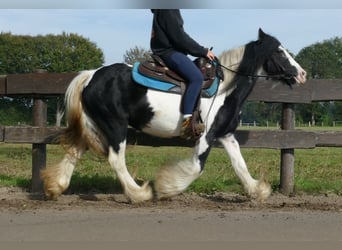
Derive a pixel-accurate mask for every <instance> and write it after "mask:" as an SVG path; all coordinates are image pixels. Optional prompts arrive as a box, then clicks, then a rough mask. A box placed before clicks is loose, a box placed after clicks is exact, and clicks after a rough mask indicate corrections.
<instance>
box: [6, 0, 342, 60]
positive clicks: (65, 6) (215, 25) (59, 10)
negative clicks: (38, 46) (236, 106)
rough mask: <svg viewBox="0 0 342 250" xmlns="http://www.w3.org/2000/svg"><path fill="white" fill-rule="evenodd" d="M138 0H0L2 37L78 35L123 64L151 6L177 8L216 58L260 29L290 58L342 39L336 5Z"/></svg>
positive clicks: (341, 9)
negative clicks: (324, 42)
mask: <svg viewBox="0 0 342 250" xmlns="http://www.w3.org/2000/svg"><path fill="white" fill-rule="evenodd" d="M136 1H138V0H125V1H121V0H116V1H114V0H111V1H109V0H97V1H88V0H82V1H78V0H73V1H70V0H68V1H64V0H60V1H58V3H56V2H57V1H55V0H54V1H50V0H44V1H43V0H31V1H27V0H8V1H6V0H2V1H1V2H0V32H11V33H12V34H13V35H32V36H35V35H38V34H39V35H45V34H56V35H57V34H61V33H62V32H66V33H77V34H78V35H81V36H83V37H85V38H88V39H89V40H90V41H92V42H94V43H95V44H96V45H97V47H99V48H100V49H102V51H103V52H104V55H105V64H111V63H115V62H122V61H123V55H124V54H125V52H126V51H127V50H129V49H130V48H133V47H135V46H138V47H142V48H144V49H149V38H150V32H151V24H152V14H151V12H150V11H149V8H155V7H157V8H164V7H166V8H181V9H182V10H181V13H182V16H183V19H184V29H185V31H186V32H187V33H188V34H189V35H190V36H191V37H193V38H194V39H195V40H196V41H197V42H199V43H200V44H201V45H203V46H205V47H213V48H214V53H216V54H217V55H219V54H220V53H221V52H223V51H224V50H227V49H231V48H235V47H238V46H240V45H243V44H246V43H248V42H250V41H252V40H256V39H257V34H258V29H259V28H262V29H263V30H264V31H265V32H266V33H269V34H271V35H273V36H275V37H276V38H278V39H279V41H280V42H281V43H282V44H283V46H284V47H286V48H287V49H288V50H289V51H290V52H292V53H294V54H297V53H298V52H299V51H300V50H301V49H302V48H304V47H306V46H310V45H312V44H314V43H317V42H322V41H324V40H326V39H330V38H334V37H342V28H341V27H342V1H340V0H336V1H334V0H326V1H324V2H320V1H315V3H312V2H313V1H311V0H302V1H298V0H297V1H293V0H288V1H287V4H284V3H277V2H278V1H274V0H254V1H253V0H239V1H234V3H233V2H232V4H230V2H229V1H227V0H225V1H224V2H222V1H221V0H211V1H207V0H202V1H197V3H198V2H201V5H198V4H194V3H192V0H187V1H184V0H183V1H177V0H173V1H168V2H166V1H161V0H159V1H148V0H146V1H143V0H140V2H139V4H137V2H136ZM28 2H29V4H28ZM170 2H171V3H172V4H171V5H170V6H169V5H168V4H167V3H170ZM178 2H179V4H177V3H178ZM184 2H186V3H187V4H184ZM235 2H238V3H235ZM95 3H96V4H95ZM161 3H163V4H161ZM213 3H215V4H213ZM160 5H161V6H160ZM219 7H220V8H219ZM0 46H1V45H0Z"/></svg>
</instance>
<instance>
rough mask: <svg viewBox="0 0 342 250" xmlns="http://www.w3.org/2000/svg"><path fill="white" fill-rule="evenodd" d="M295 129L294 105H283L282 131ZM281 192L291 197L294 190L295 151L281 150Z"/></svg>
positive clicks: (289, 149) (290, 149) (291, 149)
mask: <svg viewBox="0 0 342 250" xmlns="http://www.w3.org/2000/svg"><path fill="white" fill-rule="evenodd" d="M294 128H295V111H294V104H293V103H283V107H282V121H281V129H283V130H292V129H294ZM280 161H281V163H280V192H281V193H283V194H285V195H289V194H291V193H292V192H293V190H294V149H293V148H287V149H281V159H280Z"/></svg>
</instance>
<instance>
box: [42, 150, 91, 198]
mask: <svg viewBox="0 0 342 250" xmlns="http://www.w3.org/2000/svg"><path fill="white" fill-rule="evenodd" d="M83 152H84V148H76V147H71V148H69V149H68V151H67V153H66V154H65V155H64V158H63V160H62V161H61V162H59V163H58V164H56V165H54V166H49V167H47V168H45V169H43V170H42V171H41V172H40V177H41V179H42V180H43V182H44V193H45V195H46V197H47V198H48V199H53V200H56V199H57V197H58V196H59V195H61V194H62V193H63V192H64V191H65V190H66V189H67V188H68V187H69V184H70V179H71V176H72V173H73V171H74V168H75V166H76V163H77V161H78V160H79V159H80V157H81V156H82V154H83Z"/></svg>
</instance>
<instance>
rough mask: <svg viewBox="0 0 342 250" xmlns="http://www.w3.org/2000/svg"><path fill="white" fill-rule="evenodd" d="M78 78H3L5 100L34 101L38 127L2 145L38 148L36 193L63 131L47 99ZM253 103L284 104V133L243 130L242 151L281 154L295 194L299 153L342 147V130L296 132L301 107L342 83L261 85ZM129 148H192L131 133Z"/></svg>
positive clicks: (284, 177) (7, 133) (283, 173)
mask: <svg viewBox="0 0 342 250" xmlns="http://www.w3.org/2000/svg"><path fill="white" fill-rule="evenodd" d="M75 75H76V74H75V73H62V74H58V73H30V74H15V75H6V76H0V96H8V97H12V98H16V97H29V98H33V100H34V105H33V126H27V127H22V126H20V127H19V126H18V127H17V126H1V127H0V142H6V143H29V144H32V192H41V190H42V183H41V180H40V178H39V172H40V170H41V169H42V168H45V166H46V144H52V143H54V138H55V137H56V135H57V134H58V133H60V132H61V128H57V127H47V126H46V117H47V114H46V112H47V109H46V102H45V100H46V99H47V98H49V97H56V96H61V95H63V94H64V92H65V90H66V88H67V86H68V84H69V82H70V81H71V79H72V78H73V77H74V76H75ZM248 100H249V101H264V102H276V103H282V106H283V108H282V122H281V130H238V131H237V133H236V137H237V139H238V141H239V143H240V145H241V147H249V148H272V149H279V150H280V154H281V162H280V190H281V191H282V192H283V193H284V194H290V193H291V192H293V189H294V165H295V164H294V160H295V157H294V150H295V149H298V148H305V149H308V148H315V147H341V146H342V131H327V132H323V131H320V132H312V131H305V130H297V129H295V113H294V104H295V103H311V102H314V101H335V100H342V79H337V80H309V81H308V82H307V83H306V84H305V85H300V86H293V88H289V87H288V86H286V85H283V84H279V83H275V82H272V81H267V80H260V81H258V82H257V84H256V86H255V88H254V90H253V92H252V93H251V95H250V96H249V98H248ZM128 143H134V144H139V145H148V146H180V145H181V146H191V144H190V143H189V142H186V141H184V140H181V139H179V138H174V139H161V138H155V137H151V136H148V135H145V134H143V133H141V132H137V131H134V130H129V134H128Z"/></svg>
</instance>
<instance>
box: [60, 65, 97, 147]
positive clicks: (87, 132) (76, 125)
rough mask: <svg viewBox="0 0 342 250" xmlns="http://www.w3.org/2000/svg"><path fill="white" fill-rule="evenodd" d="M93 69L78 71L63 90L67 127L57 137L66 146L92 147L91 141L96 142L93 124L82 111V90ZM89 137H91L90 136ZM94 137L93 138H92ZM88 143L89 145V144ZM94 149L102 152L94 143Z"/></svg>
mask: <svg viewBox="0 0 342 250" xmlns="http://www.w3.org/2000/svg"><path fill="white" fill-rule="evenodd" d="M93 74H94V71H91V70H88V71H82V72H80V73H79V74H78V75H77V76H76V77H75V78H74V79H73V80H72V81H71V83H70V85H69V87H68V88H67V90H66V92H65V111H66V112H65V113H66V122H67V127H66V129H65V130H64V132H63V134H62V135H61V136H60V137H59V143H60V144H62V145H63V146H64V147H66V148H78V149H81V148H84V149H86V148H88V147H92V148H94V145H91V144H94V143H92V142H95V144H96V142H97V141H98V140H96V138H94V136H95V135H94V134H93V133H92V127H93V124H92V122H91V120H90V119H89V117H88V116H87V115H86V113H85V112H84V108H83V104H82V92H83V89H84V87H85V86H86V85H87V84H88V83H89V81H90V80H91V78H92V76H93ZM90 137H91V138H90ZM94 139H95V140H94ZM89 144H90V145H89ZM95 149H97V151H99V152H101V153H102V148H101V147H100V149H99V145H96V147H95Z"/></svg>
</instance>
